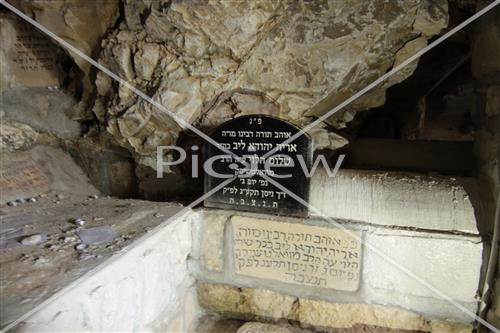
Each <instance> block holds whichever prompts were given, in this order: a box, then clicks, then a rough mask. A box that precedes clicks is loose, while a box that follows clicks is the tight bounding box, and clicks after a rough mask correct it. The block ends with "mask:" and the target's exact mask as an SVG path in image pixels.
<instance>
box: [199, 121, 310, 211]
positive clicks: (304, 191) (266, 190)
mask: <svg viewBox="0 0 500 333" xmlns="http://www.w3.org/2000/svg"><path fill="white" fill-rule="evenodd" d="M296 133H300V136H299V137H297V138H296V139H295V140H293V141H291V142H289V143H288V142H285V141H286V140H287V139H288V138H290V137H292V136H294V135H295V134H296ZM211 138H212V139H214V140H215V141H217V142H218V144H219V146H218V147H215V146H214V145H212V144H210V143H206V144H205V146H204V158H205V164H204V165H205V193H207V192H209V191H210V190H212V189H214V188H215V187H217V186H218V185H220V184H221V183H222V182H224V181H226V180H227V179H228V178H232V177H234V176H235V175H237V176H238V178H237V179H235V180H233V181H232V182H231V183H229V184H227V185H225V186H224V187H222V188H221V189H219V190H218V191H217V192H215V193H214V194H212V195H211V196H210V197H208V198H207V199H205V206H206V207H216V208H224V209H234V210H242V211H250V212H259V213H268V214H276V215H292V216H305V215H307V207H305V206H304V205H302V204H301V203H299V202H297V201H296V200H295V199H294V198H292V197H291V196H290V195H289V194H288V193H286V192H285V191H283V190H282V189H279V188H278V187H276V186H275V185H273V184H271V183H270V182H269V181H267V180H266V179H264V178H262V177H261V175H262V174H264V175H266V176H268V177H269V178H271V179H273V180H274V181H276V182H278V183H280V184H281V185H283V186H284V187H285V188H287V189H288V190H290V192H292V193H294V194H295V195H297V196H298V197H300V198H302V199H304V200H305V201H306V202H308V201H309V178H308V177H306V173H304V171H303V169H304V168H307V170H310V169H311V160H312V146H311V140H310V139H309V136H308V135H307V134H306V133H304V132H303V131H302V130H301V129H299V128H297V127H295V126H294V125H292V124H290V123H288V122H285V121H282V120H280V119H277V118H273V117H268V116H263V115H249V116H241V117H238V118H235V119H233V120H230V121H228V122H226V123H224V124H222V125H220V126H219V127H218V128H216V129H215V130H214V131H213V132H212V134H211ZM221 147H223V148H225V149H227V150H229V151H230V152H232V153H233V154H234V155H236V156H233V155H228V154H227V153H226V152H223V151H222V150H221ZM273 149H276V151H275V152H273V153H272V154H270V155H269V154H268V153H269V152H270V151H272V150H273ZM267 155H269V156H267Z"/></svg>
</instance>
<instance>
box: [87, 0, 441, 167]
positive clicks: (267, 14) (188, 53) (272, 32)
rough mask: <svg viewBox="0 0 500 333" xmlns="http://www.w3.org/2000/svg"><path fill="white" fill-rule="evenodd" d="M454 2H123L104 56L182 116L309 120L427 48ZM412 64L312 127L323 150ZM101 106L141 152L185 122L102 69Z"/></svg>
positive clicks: (120, 137) (338, 141) (150, 161)
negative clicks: (254, 115) (263, 116)
mask: <svg viewBox="0 0 500 333" xmlns="http://www.w3.org/2000/svg"><path fill="white" fill-rule="evenodd" d="M447 11H448V7H447V1H445V0H440V1H428V0H410V1H404V2H395V1H389V2H382V1H375V0H370V1H361V0H354V1H347V0H343V1H312V2H311V1H305V0H304V1H286V0H280V1H272V2H270V1H267V0H262V1H259V0H255V1H241V2H240V1H208V2H196V3H191V2H189V3H188V2H183V1H147V0H140V1H125V3H124V10H123V17H122V21H121V23H120V24H119V25H118V27H117V28H116V29H115V30H113V31H111V32H110V33H109V34H108V36H107V37H106V38H105V39H104V40H103V42H102V48H103V50H102V52H101V56H100V59H99V61H100V62H101V63H102V64H103V65H105V66H107V67H108V68H110V69H111V70H112V71H113V72H116V73H117V74H119V75H120V76H121V77H123V78H124V79H126V80H128V81H130V82H131V83H132V84H133V85H135V86H136V87H137V88H139V89H140V90H142V91H143V92H145V93H146V94H147V95H148V96H150V97H151V98H152V99H153V100H155V101H157V102H159V103H160V104H161V105H162V106H164V107H165V108H166V109H167V110H170V111H172V112H173V113H175V115H176V116H177V117H179V118H180V119H182V121H184V122H186V123H189V124H194V125H196V126H200V127H202V128H204V127H213V126H216V125H218V124H220V123H221V122H224V121H226V120H229V119H231V118H233V117H236V116H239V115H241V114H247V113H262V114H268V115H273V116H277V117H279V118H281V119H284V120H287V121H290V122H292V123H295V124H297V125H299V126H304V125H306V124H308V123H310V122H311V121H312V120H314V119H315V118H316V117H318V116H320V115H322V114H324V113H326V112H327V111H328V110H330V109H331V108H333V107H334V106H336V105H337V104H339V103H340V102H342V101H343V100H345V99H346V98H348V97H349V96H351V95H352V94H354V93H355V92H357V91H358V90H360V89H362V88H363V87H365V86H366V85H367V84H369V83H371V82H372V81H374V80H375V79H376V78H378V77H379V76H380V75H382V74H384V73H386V72H387V71H388V70H390V69H391V68H392V67H393V66H394V65H397V64H398V63H401V62H402V61H404V60H405V59H407V58H408V57H409V56H411V55H412V54H414V53H415V52H416V51H417V50H419V49H421V48H422V47H425V45H427V40H428V39H429V38H430V37H432V36H433V35H435V34H438V33H439V32H440V31H441V30H442V29H443V28H445V27H446V26H447V24H448V13H447ZM416 65H417V63H416V62H415V63H413V65H410V66H409V67H407V68H405V69H404V70H403V71H401V72H400V73H398V75H396V76H394V77H392V78H391V79H390V80H388V81H386V82H385V83H384V84H382V85H381V86H379V87H377V88H376V89H375V90H373V91H371V92H369V93H368V94H366V95H365V96H364V97H362V98H361V99H358V100H357V101H355V102H354V103H353V104H351V105H350V106H349V107H348V108H346V109H344V110H343V111H341V112H339V113H337V114H336V115H335V116H334V117H331V118H329V119H328V121H327V124H322V126H320V127H319V128H317V129H316V130H315V131H314V132H313V133H311V134H312V136H313V139H314V140H315V141H318V140H319V141H318V142H321V143H320V144H319V146H321V148H333V149H334V148H338V147H341V146H343V145H345V144H346V143H347V140H345V139H343V138H339V137H338V135H337V134H335V133H333V132H331V131H328V128H327V127H326V125H330V126H331V127H330V128H342V127H344V126H345V124H346V122H349V121H350V120H352V118H353V116H354V114H355V112H358V111H362V110H366V109H369V108H372V107H377V106H380V105H382V104H383V103H384V101H385V90H386V89H387V88H388V87H390V86H391V85H394V84H396V83H399V82H401V81H402V80H404V79H406V78H407V77H409V76H410V75H411V74H412V73H413V71H414V69H415V68H416ZM96 87H97V93H98V97H97V100H96V102H95V105H94V107H93V111H94V112H95V113H96V115H97V116H98V118H99V119H100V121H101V122H102V123H103V125H104V126H105V128H106V130H107V131H108V132H109V133H111V134H112V135H113V136H114V138H115V139H117V141H118V142H119V143H120V144H121V145H122V146H124V147H127V148H128V149H129V150H131V151H132V152H133V153H134V154H135V155H136V157H137V159H138V160H139V161H140V162H142V163H143V164H146V165H151V166H153V167H154V165H155V163H154V162H155V154H156V147H157V146H158V145H170V144H175V143H176V141H177V139H178V137H179V134H180V133H181V131H183V128H181V126H179V125H178V123H177V122H176V121H175V120H174V119H172V117H170V116H169V115H168V114H166V113H165V112H164V110H160V109H158V108H156V107H154V106H152V105H151V104H149V103H147V102H145V101H143V100H141V99H140V98H138V97H137V96H136V95H135V94H134V93H133V92H131V91H130V90H129V89H127V88H126V87H124V86H121V85H119V84H116V83H113V82H112V81H111V79H110V78H109V77H107V76H105V75H104V74H102V73H98V74H97V78H96Z"/></svg>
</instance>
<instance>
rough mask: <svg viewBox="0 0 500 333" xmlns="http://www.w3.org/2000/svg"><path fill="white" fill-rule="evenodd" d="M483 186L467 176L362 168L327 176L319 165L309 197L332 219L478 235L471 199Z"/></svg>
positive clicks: (312, 180) (315, 205)
mask: <svg viewBox="0 0 500 333" xmlns="http://www.w3.org/2000/svg"><path fill="white" fill-rule="evenodd" d="M478 187H479V186H476V184H475V181H474V180H472V179H468V178H462V179H458V178H457V179H455V178H448V177H447V178H444V177H430V176H424V175H418V174H412V173H400V172H377V171H362V170H339V172H338V173H337V175H336V176H335V177H328V175H327V174H326V173H325V171H323V170H318V171H317V172H316V174H315V175H314V177H312V178H311V191H310V200H309V202H310V203H311V205H312V206H313V207H315V208H316V209H318V210H319V211H321V212H323V214H324V215H325V216H328V217H331V218H338V219H345V220H351V221H359V222H364V223H369V224H374V225H381V226H399V227H408V228H417V229H422V230H438V231H449V232H455V231H459V232H464V233H471V234H478V228H477V223H476V216H475V210H474V207H473V205H472V203H471V198H472V197H475V196H478V195H479V194H481V191H480V189H479V188H478ZM368 203H370V204H368ZM479 203H480V202H478V204H479ZM477 208H479V207H477ZM476 213H481V212H479V211H477V212H476ZM311 214H313V215H316V214H315V213H314V212H311Z"/></svg>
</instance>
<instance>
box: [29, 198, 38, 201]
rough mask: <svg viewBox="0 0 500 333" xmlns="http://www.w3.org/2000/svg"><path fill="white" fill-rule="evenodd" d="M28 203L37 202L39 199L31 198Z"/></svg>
mask: <svg viewBox="0 0 500 333" xmlns="http://www.w3.org/2000/svg"><path fill="white" fill-rule="evenodd" d="M28 201H29V202H37V201H38V199H37V198H29V199H28Z"/></svg>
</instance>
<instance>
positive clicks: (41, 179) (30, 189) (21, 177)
mask: <svg viewBox="0 0 500 333" xmlns="http://www.w3.org/2000/svg"><path fill="white" fill-rule="evenodd" d="M49 189H50V180H49V178H48V177H47V175H46V174H45V172H44V170H43V169H42V168H41V167H40V166H38V165H37V164H36V163H35V162H34V161H33V160H31V159H29V158H27V157H26V156H20V155H18V156H13V155H11V156H10V158H9V159H8V160H6V161H5V163H3V164H2V166H1V168H0V191H1V192H2V198H1V199H0V201H1V202H4V201H5V202H6V201H9V200H16V199H21V198H27V197H29V196H36V195H38V194H41V193H46V192H48V191H49Z"/></svg>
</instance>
